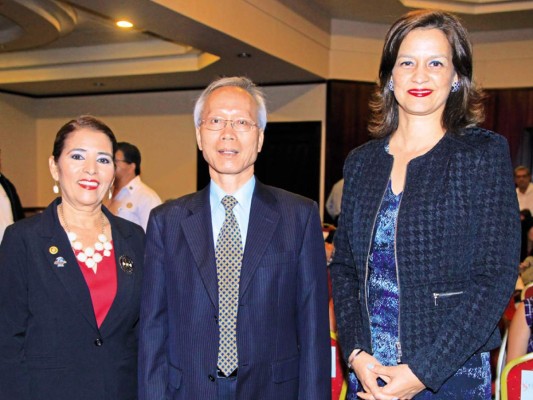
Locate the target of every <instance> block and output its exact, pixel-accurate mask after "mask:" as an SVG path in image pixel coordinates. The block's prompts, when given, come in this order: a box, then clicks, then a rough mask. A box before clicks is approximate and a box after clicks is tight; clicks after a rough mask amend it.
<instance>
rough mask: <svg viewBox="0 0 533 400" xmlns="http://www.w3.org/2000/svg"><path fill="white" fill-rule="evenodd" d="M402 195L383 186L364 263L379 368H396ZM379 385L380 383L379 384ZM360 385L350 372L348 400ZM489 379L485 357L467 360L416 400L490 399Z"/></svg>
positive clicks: (353, 398)
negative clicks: (398, 224)
mask: <svg viewBox="0 0 533 400" xmlns="http://www.w3.org/2000/svg"><path fill="white" fill-rule="evenodd" d="M401 198H402V193H400V194H398V195H395V194H394V192H393V191H392V188H391V182H390V181H389V184H388V186H387V189H386V191H385V194H384V196H383V199H382V202H381V206H380V208H379V212H378V215H377V219H376V225H375V227H374V229H375V230H374V237H373V241H372V248H371V251H370V255H369V259H368V268H369V278H368V311H369V317H370V326H371V337H372V347H373V352H374V357H375V358H376V359H377V360H378V361H379V362H380V363H382V364H383V365H386V366H392V365H397V361H396V358H397V350H396V343H397V341H398V315H399V295H398V279H397V271H396V261H395V256H394V244H395V236H396V220H397V217H398V210H399V207H400V202H401ZM380 385H384V382H383V381H381V380H380ZM358 391H362V386H361V384H360V383H359V382H358V381H357V378H356V377H355V374H354V373H353V372H351V373H350V375H349V383H348V395H347V397H346V398H347V399H348V400H355V399H357V394H356V393H357V392H358ZM490 398H491V377H490V364H489V354H488V353H483V354H479V355H475V356H473V357H472V358H470V359H469V360H468V361H467V362H466V364H465V365H464V366H463V367H462V368H461V369H459V371H457V372H456V373H455V375H454V376H452V377H451V378H450V379H449V380H448V381H446V382H445V383H444V385H443V386H442V387H441V388H440V390H439V392H438V393H436V394H435V393H432V392H430V391H429V390H424V391H423V392H421V393H419V394H418V395H417V396H416V397H415V399H416V400H426V399H447V400H450V399H461V400H468V399H472V400H474V399H476V400H480V399H490Z"/></svg>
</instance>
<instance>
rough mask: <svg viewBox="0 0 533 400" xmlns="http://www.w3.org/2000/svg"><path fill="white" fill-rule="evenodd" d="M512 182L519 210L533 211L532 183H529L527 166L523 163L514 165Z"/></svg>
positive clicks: (529, 173)
mask: <svg viewBox="0 0 533 400" xmlns="http://www.w3.org/2000/svg"><path fill="white" fill-rule="evenodd" d="M514 182H515V184H516V196H517V197H518V205H519V207H520V210H525V209H528V210H529V211H531V212H533V183H531V171H530V170H529V168H527V167H524V166H523V165H520V166H518V167H516V168H515V169H514Z"/></svg>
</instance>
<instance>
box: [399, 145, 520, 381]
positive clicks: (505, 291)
mask: <svg viewBox="0 0 533 400" xmlns="http://www.w3.org/2000/svg"><path fill="white" fill-rule="evenodd" d="M484 146H485V148H484V150H483V153H482V155H481V156H480V158H479V162H478V165H477V168H476V177H477V182H478V183H477V187H476V189H475V190H474V191H473V193H474V195H473V198H472V201H473V204H474V205H475V207H474V209H475V210H476V211H475V214H474V215H472V216H471V219H472V220H471V224H474V226H476V227H477V229H476V230H475V232H476V238H475V240H474V239H473V240H472V241H471V243H473V244H474V246H475V248H473V249H471V250H472V253H473V254H474V257H473V258H474V260H475V262H474V263H473V264H474V265H472V267H471V272H470V274H471V275H470V277H469V282H470V288H469V290H468V292H467V293H466V295H464V296H462V298H461V302H460V304H459V305H458V306H457V307H456V308H455V309H454V311H453V313H451V317H450V318H448V319H447V320H446V321H444V323H443V324H442V329H439V332H440V334H439V335H438V336H436V337H435V340H434V341H433V343H432V344H431V346H426V347H424V348H420V349H415V354H414V357H412V358H410V360H409V367H410V368H411V370H412V371H413V372H414V374H415V375H416V376H417V377H418V378H419V379H420V380H421V381H422V382H423V383H424V384H425V385H426V386H427V387H429V388H431V389H433V390H438V389H439V388H440V386H441V385H442V384H443V383H444V382H445V381H446V379H448V377H450V376H451V375H453V374H454V373H455V372H456V371H457V370H458V369H459V368H460V367H461V366H462V365H463V364H464V363H465V362H466V361H467V360H468V359H469V358H470V357H471V356H472V355H474V354H476V353H477V352H478V351H479V349H480V348H482V346H483V345H485V344H486V343H487V341H488V340H489V338H490V336H491V335H492V334H493V332H494V330H495V329H497V324H498V321H499V319H500V318H501V315H502V313H503V311H504V309H505V307H506V305H507V304H508V302H509V299H510V296H511V294H512V292H513V289H514V285H515V282H516V278H517V270H518V268H517V266H518V263H519V254H520V221H519V216H518V203H517V198H516V192H515V189H514V185H513V173H512V166H511V160H510V157H509V148H508V146H507V142H506V140H505V139H504V138H503V137H501V136H499V135H497V136H496V135H494V136H492V138H491V139H490V140H487V142H486V143H485V144H484ZM451 256H452V255H450V257H451Z"/></svg>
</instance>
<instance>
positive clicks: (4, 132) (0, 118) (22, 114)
mask: <svg viewBox="0 0 533 400" xmlns="http://www.w3.org/2000/svg"><path fill="white" fill-rule="evenodd" d="M33 105H34V101H33V100H31V99H27V98H25V97H20V96H13V95H8V94H1V93H0V148H1V149H2V173H4V174H5V176H6V177H7V178H8V179H9V180H10V181H11V182H13V184H14V185H15V186H16V188H17V192H18V194H19V196H20V198H21V201H22V203H23V205H24V206H28V207H30V206H34V205H37V204H38V203H37V202H36V198H35V194H36V186H37V176H36V174H35V171H36V168H37V162H36V155H37V144H36V141H35V117H34V107H33Z"/></svg>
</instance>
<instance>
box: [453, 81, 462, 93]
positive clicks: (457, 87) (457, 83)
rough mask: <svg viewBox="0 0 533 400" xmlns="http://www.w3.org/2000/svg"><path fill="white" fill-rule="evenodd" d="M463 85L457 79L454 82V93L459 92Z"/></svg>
mask: <svg viewBox="0 0 533 400" xmlns="http://www.w3.org/2000/svg"><path fill="white" fill-rule="evenodd" d="M460 87H461V83H460V82H459V81H455V82H454V83H452V90H451V92H452V93H457V92H458V91H459V88H460Z"/></svg>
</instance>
